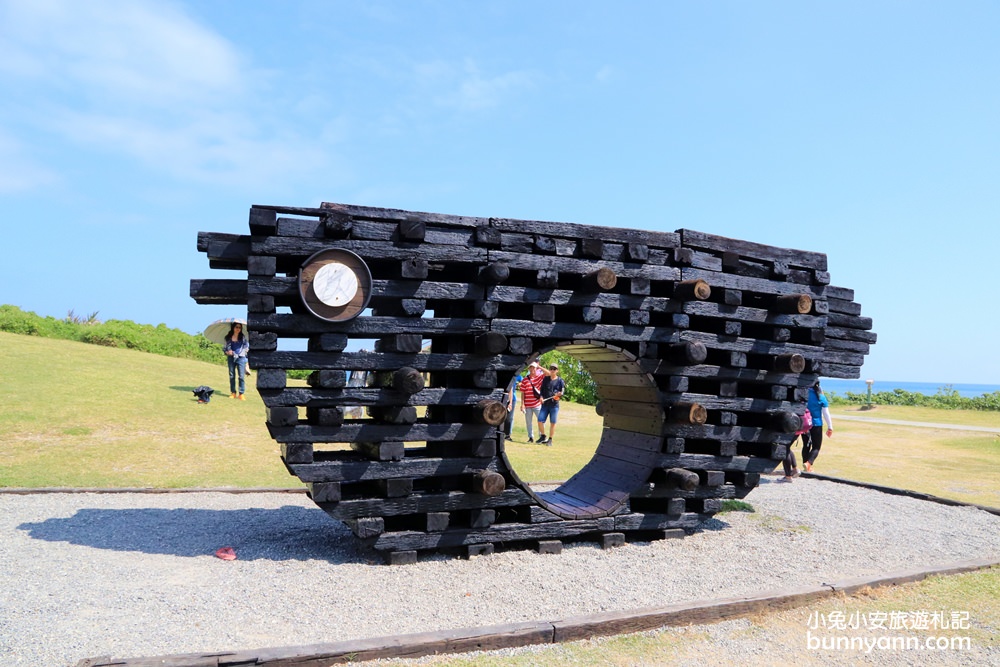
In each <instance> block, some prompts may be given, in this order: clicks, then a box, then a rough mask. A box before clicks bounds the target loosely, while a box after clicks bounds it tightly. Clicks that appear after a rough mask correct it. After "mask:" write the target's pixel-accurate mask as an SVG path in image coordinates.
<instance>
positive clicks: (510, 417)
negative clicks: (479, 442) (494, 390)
mask: <svg viewBox="0 0 1000 667" xmlns="http://www.w3.org/2000/svg"><path fill="white" fill-rule="evenodd" d="M523 379H524V378H522V377H521V376H520V375H518V376H517V377H515V378H514V379H513V380H511V381H510V384H508V385H507V391H506V392H504V395H503V396H504V405H505V406H506V407H507V424H506V427H505V428H504V438H503V439H504V440H510V439H511V436H512V435H513V431H514V406H515V405H517V388H518V386H519V385H520V384H521V380H523Z"/></svg>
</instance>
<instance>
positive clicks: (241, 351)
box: [222, 322, 250, 401]
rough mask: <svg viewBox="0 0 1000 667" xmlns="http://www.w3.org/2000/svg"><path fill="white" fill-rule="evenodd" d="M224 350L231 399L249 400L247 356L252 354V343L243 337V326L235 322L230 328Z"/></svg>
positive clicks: (223, 346)
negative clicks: (227, 365)
mask: <svg viewBox="0 0 1000 667" xmlns="http://www.w3.org/2000/svg"><path fill="white" fill-rule="evenodd" d="M222 349H223V351H224V352H225V353H226V363H227V364H229V397H230V398H239V399H240V400H241V401H245V400H247V399H246V398H245V397H244V396H243V393H244V392H245V391H246V375H247V354H249V353H250V342H249V341H248V340H247V338H246V336H244V335H243V325H242V324H240V323H239V322H233V323H232V324H231V325H230V326H229V333H228V334H227V335H226V339H225V342H223V344H222ZM237 377H239V390H240V391H239V395H238V396H237V394H236V388H237V387H236V378H237Z"/></svg>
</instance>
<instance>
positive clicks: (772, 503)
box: [0, 478, 1000, 667]
mask: <svg viewBox="0 0 1000 667" xmlns="http://www.w3.org/2000/svg"><path fill="white" fill-rule="evenodd" d="M774 479H775V478H767V479H765V480H764V481H763V482H762V485H761V487H760V488H759V489H757V490H755V491H754V492H753V493H752V494H751V495H750V496H749V497H748V498H747V500H748V501H749V502H751V503H752V504H753V505H754V506H755V508H756V509H757V511H756V512H755V513H752V514H751V513H744V512H731V513H726V514H724V515H722V516H721V517H719V518H716V519H713V520H711V521H709V522H707V523H706V524H704V525H703V527H702V529H700V530H699V531H698V532H696V533H695V534H694V535H692V536H689V537H688V538H686V539H684V540H666V541H658V542H652V543H641V544H628V545H626V546H624V547H621V548H618V549H614V550H611V551H602V550H600V549H599V548H597V546H596V545H593V544H581V545H575V546H568V547H567V548H566V549H565V550H564V551H563V553H562V554H561V555H539V554H536V553H533V552H511V553H499V554H495V555H492V556H487V557H478V558H473V559H471V560H458V559H453V558H445V557H432V558H429V559H423V560H421V562H419V563H418V564H416V565H410V566H401V567H390V566H386V565H382V564H381V560H380V559H379V557H378V556H377V555H376V554H374V553H371V552H369V551H367V550H365V549H364V548H362V547H359V546H358V545H357V542H356V541H355V540H354V538H353V537H352V536H351V535H350V532H349V531H348V530H347V529H346V528H344V527H343V526H341V525H340V524H339V523H337V522H335V521H333V520H331V519H329V518H328V517H327V516H326V515H325V514H324V513H323V512H322V511H320V510H319V509H317V508H316V507H315V506H314V505H313V504H312V503H311V501H309V500H308V499H307V498H305V497H304V496H300V495H293V494H277V493H260V494H253V495H232V494H226V493H190V494H169V495H163V494H89V493H88V494H62V493H60V494H43V495H0V664H3V665H5V666H8V667H38V666H39V665H49V666H60V665H72V664H75V663H76V662H77V661H78V660H80V659H81V658H85V657H93V656H101V655H114V656H117V657H137V656H150V655H162V654H172V653H190V652H200V651H221V650H235V649H254V648H260V647H269V646H272V647H273V646H290V645H301V644H313V643H322V642H332V641H339V640H346V639H357V638H363V637H376V636H385V635H393V634H401V633H411V632H425V631H429V630H440V629H446V628H466V627H474V626H479V625H491V624H498V623H509V622H517V621H531V620H539V619H547V620H553V619H558V618H561V617H565V616H570V615H577V614H587V613H594V612H600V611H610V610H628V609H634V608H640V607H650V606H661V605H668V604H675V603H678V602H684V601H694V600H706V599H712V598H719V597H729V596H736V595H749V594H754V593H759V592H762V591H769V590H774V589H779V588H786V587H789V586H793V585H818V584H821V583H824V582H828V581H832V580H836V579H842V578H845V577H850V576H860V575H868V574H884V573H888V572H891V571H894V570H900V569H910V568H915V567H919V566H928V567H930V566H939V565H946V564H951V563H954V562H956V561H960V560H965V559H971V558H989V557H995V558H998V559H1000V517H997V516H994V515H992V514H989V513H987V512H983V511H980V510H976V509H973V508H968V507H949V506H945V505H939V504H936V503H930V502H926V501H921V500H916V499H912V498H907V497H902V496H891V495H886V494H881V493H878V492H874V491H870V490H866V489H860V488H856V487H851V486H847V485H842V484H836V483H833V482H827V481H822V480H815V479H801V478H800V479H798V480H796V481H795V482H794V483H792V484H780V483H776V482H774V481H773V480H774ZM224 546H229V547H233V548H234V549H235V550H236V553H237V555H238V559H237V560H235V561H223V560H220V559H218V558H215V557H214V555H213V554H214V553H215V551H216V550H217V549H218V548H220V547H224Z"/></svg>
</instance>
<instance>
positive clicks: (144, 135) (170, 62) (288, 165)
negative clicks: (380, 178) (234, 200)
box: [0, 0, 327, 188]
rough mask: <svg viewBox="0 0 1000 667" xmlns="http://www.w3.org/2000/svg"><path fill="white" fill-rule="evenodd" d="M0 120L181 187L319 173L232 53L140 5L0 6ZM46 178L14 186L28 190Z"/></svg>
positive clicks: (314, 158)
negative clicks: (0, 91)
mask: <svg viewBox="0 0 1000 667" xmlns="http://www.w3.org/2000/svg"><path fill="white" fill-rule="evenodd" d="M0 3H2V4H0V49H3V50H4V53H5V55H4V57H3V58H2V59H0V86H4V87H5V88H7V89H8V90H9V91H12V92H13V94H12V99H15V100H16V104H12V105H10V107H9V108H8V109H7V110H6V111H0V122H4V124H5V125H7V126H8V127H10V126H17V125H19V126H20V127H21V129H22V130H23V132H22V134H23V135H25V136H29V135H30V136H36V137H37V136H48V137H50V138H51V137H55V138H58V139H59V140H60V141H62V142H69V144H70V145H71V146H72V147H73V148H80V147H85V148H87V149H90V150H96V151H99V152H102V153H105V154H111V155H119V156H125V157H126V158H128V159H131V160H136V161H138V162H140V163H142V164H143V165H145V166H147V167H148V168H150V169H152V170H155V171H158V172H161V173H167V174H170V175H171V176H174V177H176V178H178V179H180V180H181V181H185V182H190V181H199V182H210V183H225V184H236V183H242V184H245V185H247V186H251V187H252V186H253V185H259V184H260V183H268V182H269V180H271V179H278V178H280V177H289V176H292V175H293V174H302V173H303V172H304V171H306V170H310V169H316V168H317V167H319V166H323V165H324V164H325V163H326V161H327V158H326V157H325V155H324V152H323V149H322V146H321V145H320V146H317V142H316V140H315V138H312V137H305V136H303V134H302V130H301V128H299V127H296V126H295V125H294V123H293V121H292V120H290V119H289V118H287V117H285V116H282V114H281V112H280V111H279V110H278V109H276V108H274V106H273V104H272V103H271V101H270V100H268V99H265V98H264V96H263V95H261V94H260V93H258V92H257V91H256V90H254V88H255V87H256V86H259V85H260V82H261V81H262V80H264V81H266V80H268V79H269V77H270V76H273V73H271V74H264V73H262V72H261V71H257V70H252V69H250V67H249V63H248V62H246V60H247V59H246V58H244V57H243V55H242V54H241V53H240V52H239V51H238V49H237V48H236V47H235V46H234V45H233V44H231V43H230V42H228V41H227V40H226V39H224V38H223V37H222V36H220V35H219V34H217V33H215V32H213V31H212V30H211V29H209V28H207V27H205V26H203V25H200V24H199V23H197V22H196V21H195V20H193V19H192V18H191V17H189V16H187V15H185V14H184V13H183V12H182V11H181V10H180V9H178V8H177V7H176V6H174V5H172V4H170V3H169V2H165V1H157V2H150V1H147V0H103V1H101V2H96V1H89V0H32V1H31V2H3V0H0ZM46 173H47V171H46V169H45V168H43V167H36V171H35V174H36V175H35V177H34V178H32V179H27V178H26V179H23V180H22V182H21V183H20V185H19V186H18V187H21V188H27V187H31V184H32V183H39V182H41V178H42V177H43V176H44V175H45V174H46Z"/></svg>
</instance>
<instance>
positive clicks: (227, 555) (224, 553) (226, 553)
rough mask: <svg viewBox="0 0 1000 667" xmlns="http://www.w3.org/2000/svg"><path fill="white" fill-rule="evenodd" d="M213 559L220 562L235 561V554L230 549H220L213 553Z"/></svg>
mask: <svg viewBox="0 0 1000 667" xmlns="http://www.w3.org/2000/svg"><path fill="white" fill-rule="evenodd" d="M215 557H216V558H221V559H222V560H236V552H235V551H233V548H232V547H222V548H221V549H219V550H218V551H216V552H215Z"/></svg>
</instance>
